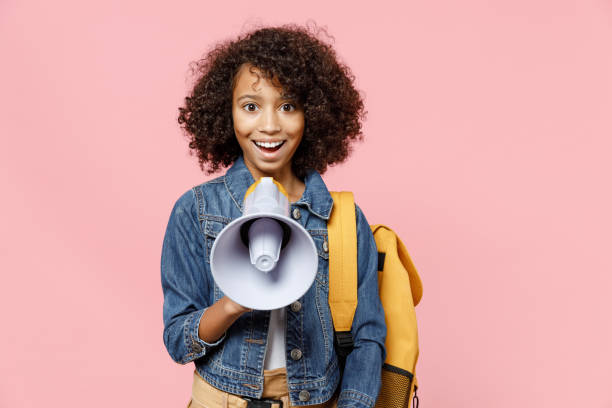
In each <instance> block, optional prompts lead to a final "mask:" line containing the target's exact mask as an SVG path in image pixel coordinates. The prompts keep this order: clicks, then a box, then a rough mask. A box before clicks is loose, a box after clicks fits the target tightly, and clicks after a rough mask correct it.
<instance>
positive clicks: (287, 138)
mask: <svg viewBox="0 0 612 408" xmlns="http://www.w3.org/2000/svg"><path fill="white" fill-rule="evenodd" d="M232 117H233V119H234V132H235V133H236V138H237V139H238V143H239V144H240V147H241V148H242V152H243V155H244V161H245V164H246V165H247V167H248V168H249V170H250V171H251V173H252V174H253V177H254V178H255V179H256V180H257V179H258V178H259V177H264V176H268V177H274V178H275V179H277V180H283V179H286V178H287V177H292V176H293V173H292V171H291V158H292V157H293V154H294V153H295V150H296V149H297V147H298V146H299V144H300V141H301V140H302V134H303V133H304V112H303V110H302V109H301V108H300V107H298V105H297V101H295V100H293V99H291V98H289V97H288V96H286V95H284V93H283V89H282V88H281V87H280V85H279V84H278V83H272V82H270V81H269V80H267V79H265V78H264V77H263V76H262V75H261V71H259V70H257V69H256V68H254V67H252V66H250V65H246V64H245V65H243V66H242V67H241V69H240V71H239V72H238V74H237V76H236V81H235V87H234V92H233V95H232Z"/></svg>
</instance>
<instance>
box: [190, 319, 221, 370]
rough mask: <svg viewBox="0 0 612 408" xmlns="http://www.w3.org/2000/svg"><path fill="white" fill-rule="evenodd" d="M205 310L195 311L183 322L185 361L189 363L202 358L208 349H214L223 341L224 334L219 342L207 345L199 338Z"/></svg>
mask: <svg viewBox="0 0 612 408" xmlns="http://www.w3.org/2000/svg"><path fill="white" fill-rule="evenodd" d="M206 309H208V308H205V309H202V310H197V311H195V312H192V313H191V314H190V315H189V317H188V318H187V319H186V320H185V326H184V333H185V346H186V348H187V356H185V357H186V360H188V361H191V360H195V359H198V358H200V357H202V356H204V355H205V354H206V353H207V352H208V351H209V349H211V348H212V347H215V346H217V345H219V344H221V342H222V341H223V340H225V335H226V333H223V335H222V336H221V338H219V340H217V341H215V342H214V343H207V342H205V341H204V340H202V339H201V338H200V336H199V335H198V333H199V330H200V320H201V319H202V315H203V314H204V312H205V311H206Z"/></svg>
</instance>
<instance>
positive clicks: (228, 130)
mask: <svg viewBox="0 0 612 408" xmlns="http://www.w3.org/2000/svg"><path fill="white" fill-rule="evenodd" d="M321 31H323V32H325V30H324V29H319V30H317V32H315V29H313V28H308V27H302V26H297V25H284V26H280V27H265V28H260V29H257V30H255V31H251V32H249V33H247V34H244V35H243V36H240V37H238V38H237V39H236V40H233V41H227V42H222V43H219V44H217V45H216V46H215V47H214V48H212V50H210V51H209V52H208V53H207V54H206V55H205V56H204V58H203V59H201V60H199V61H196V62H194V63H192V69H193V72H194V74H195V75H196V80H195V85H194V87H193V90H192V91H191V92H190V95H189V96H187V97H186V98H185V104H184V106H182V107H180V108H179V117H178V123H179V124H180V125H181V127H182V129H183V130H184V131H185V134H186V136H187V137H188V138H189V148H190V149H191V153H192V154H197V156H198V158H199V163H200V168H201V169H202V170H203V171H206V172H207V173H209V174H210V173H213V172H215V171H217V170H219V168H220V167H221V166H225V167H227V166H230V165H231V164H232V163H233V162H234V161H235V160H236V159H237V158H238V157H239V156H240V155H241V154H242V150H241V149H240V145H239V144H238V141H237V140H236V136H235V133H234V126H233V119H232V94H233V89H234V82H235V77H236V74H237V72H238V71H239V69H240V67H241V66H242V65H243V64H245V63H246V64H250V65H252V66H254V67H256V68H258V69H259V70H260V71H261V74H262V75H263V77H265V78H266V79H269V80H272V79H274V80H278V82H279V83H280V85H281V86H282V88H283V91H284V92H285V93H287V94H290V95H291V96H292V97H294V98H295V99H296V100H297V102H298V103H299V104H300V106H301V107H302V108H303V110H304V133H303V136H302V141H301V143H300V145H299V146H298V148H297V150H296V152H295V154H294V156H293V158H292V169H293V171H294V173H295V174H296V175H297V176H298V177H300V178H303V177H304V176H305V174H306V171H307V170H308V169H315V170H317V171H318V172H319V173H324V172H325V171H326V169H327V166H328V165H331V164H335V163H340V162H342V161H344V160H345V159H346V158H347V157H348V155H349V153H350V146H351V143H352V142H353V141H355V140H361V139H362V138H363V134H362V132H361V126H362V125H361V122H362V120H363V119H364V118H365V115H366V112H365V111H364V106H363V100H362V97H361V95H360V93H359V92H358V91H357V90H356V89H355V87H354V85H353V82H354V80H355V77H354V75H353V74H352V73H351V71H350V69H349V68H348V67H347V66H346V65H344V64H342V63H341V62H339V61H338V59H337V57H336V53H335V51H334V49H333V48H332V47H331V45H329V44H328V43H326V42H325V41H323V40H321V39H319V38H318V37H319V32H321ZM325 33H326V32H325ZM326 34H327V33H326Z"/></svg>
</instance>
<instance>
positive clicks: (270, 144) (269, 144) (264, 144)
mask: <svg viewBox="0 0 612 408" xmlns="http://www.w3.org/2000/svg"><path fill="white" fill-rule="evenodd" d="M255 144H256V145H257V146H259V147H267V148H268V149H272V148H274V147H277V146H280V145H282V144H283V142H282V141H281V142H255Z"/></svg>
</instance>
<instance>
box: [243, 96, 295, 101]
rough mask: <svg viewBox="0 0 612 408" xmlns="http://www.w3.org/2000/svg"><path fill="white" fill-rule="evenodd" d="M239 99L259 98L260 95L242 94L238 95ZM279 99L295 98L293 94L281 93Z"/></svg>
mask: <svg viewBox="0 0 612 408" xmlns="http://www.w3.org/2000/svg"><path fill="white" fill-rule="evenodd" d="M241 99H255V100H260V99H261V97H260V96H259V95H242V96H240V97H239V98H238V99H237V100H238V101H240V100H241ZM281 99H282V100H291V99H295V98H294V97H293V96H291V95H281Z"/></svg>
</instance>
